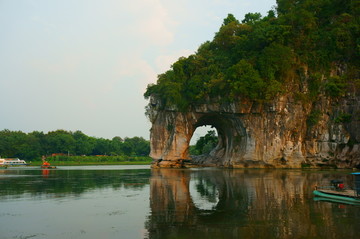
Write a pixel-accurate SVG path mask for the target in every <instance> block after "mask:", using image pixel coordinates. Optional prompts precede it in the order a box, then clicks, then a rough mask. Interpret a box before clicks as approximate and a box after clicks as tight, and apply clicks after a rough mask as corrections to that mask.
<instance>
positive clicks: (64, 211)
mask: <svg viewBox="0 0 360 239" xmlns="http://www.w3.org/2000/svg"><path fill="white" fill-rule="evenodd" d="M350 173H351V171H344V170H342V171H336V170H333V171H319V170H316V171H314V170H260V169H251V170H250V169H249V170H245V169H232V170H230V169H216V168H202V169H186V170H180V169H153V170H151V169H150V168H149V166H79V167H75V166H73V167H59V168H58V169H55V170H42V169H39V168H36V167H23V168H8V169H0V238H1V239H2V238H6V239H8V238H52V239H56V238H87V239H91V238H96V239H98V238H103V239H106V238H124V239H131V238H169V239H170V238H172V239H175V238H184V239H185V238H197V239H200V238H207V239H209V238H217V239H219V238H226V239H229V238H256V239H259V238H291V239H293V238H327V239H329V238H359V228H360V206H357V205H347V204H341V203H335V202H328V201H322V200H317V199H316V198H314V197H313V195H312V190H313V187H314V186H315V185H317V184H318V185H319V184H328V182H329V181H330V180H331V179H342V180H344V181H345V184H346V185H347V186H351V185H352V184H353V178H352V176H351V175H350Z"/></svg>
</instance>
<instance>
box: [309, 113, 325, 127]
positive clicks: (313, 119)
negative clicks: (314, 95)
mask: <svg viewBox="0 0 360 239" xmlns="http://www.w3.org/2000/svg"><path fill="white" fill-rule="evenodd" d="M321 115H322V113H321V111H320V110H313V111H311V113H310V114H309V116H308V118H307V121H306V123H307V125H308V127H312V126H314V125H316V124H318V123H319V121H320V119H321Z"/></svg>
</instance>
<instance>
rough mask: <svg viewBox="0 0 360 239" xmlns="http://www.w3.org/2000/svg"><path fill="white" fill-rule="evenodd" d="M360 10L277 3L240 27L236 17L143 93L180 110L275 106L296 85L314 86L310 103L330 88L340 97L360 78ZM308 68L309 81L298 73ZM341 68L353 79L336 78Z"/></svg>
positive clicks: (320, 1)
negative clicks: (216, 102) (251, 103)
mask: <svg viewBox="0 0 360 239" xmlns="http://www.w3.org/2000/svg"><path fill="white" fill-rule="evenodd" d="M359 9H360V7H359V4H358V1H343V0H332V1H329V0H317V1H314V0H303V1H297V0H278V1H277V7H276V13H275V11H274V10H271V11H269V12H268V15H267V16H265V17H262V16H261V14H259V13H248V14H246V15H245V17H244V19H243V20H242V21H241V23H240V22H239V21H238V20H237V19H236V18H235V17H234V15H232V14H229V15H228V16H227V17H226V18H225V19H224V21H223V24H222V25H221V27H220V29H219V31H218V32H217V33H215V36H214V38H213V40H212V41H207V42H205V43H204V44H202V45H201V46H200V47H199V49H198V51H197V52H196V54H194V55H191V56H189V57H187V58H184V57H182V58H180V59H179V60H178V61H177V62H175V63H174V64H173V65H172V67H171V69H170V70H168V71H167V72H165V73H163V74H161V75H159V76H158V81H157V83H156V84H152V85H149V86H148V88H147V90H146V92H145V94H144V96H145V98H148V97H149V96H151V95H156V97H158V98H159V99H160V100H161V101H162V103H163V104H162V105H163V106H164V107H170V106H171V107H174V106H176V107H177V108H178V109H179V110H181V111H186V110H188V109H189V108H191V107H192V106H194V105H196V104H198V103H203V102H206V101H207V100H209V99H215V98H218V97H220V98H221V99H223V100H225V101H233V100H236V99H238V98H248V99H250V100H256V101H268V100H271V99H274V98H275V97H276V96H277V95H279V94H282V93H287V91H288V90H292V88H291V87H287V85H288V84H289V83H293V84H300V83H301V84H304V83H307V85H308V86H309V92H308V93H307V92H306V94H308V95H306V97H308V98H309V99H310V100H311V101H314V100H316V99H317V96H318V95H320V94H322V93H323V92H324V91H325V93H326V94H327V95H328V96H330V97H338V96H341V95H342V94H343V93H344V92H345V90H346V89H347V85H348V84H349V82H350V81H351V80H352V78H358V74H359V73H358V69H359V66H360V40H359V35H360V20H359V17H358V16H359V15H360V10H359ZM304 66H306V68H307V77H303V76H300V75H299V74H296V73H295V69H302V68H304ZM336 66H346V69H347V71H348V72H342V73H339V74H340V75H342V74H345V73H346V74H348V77H347V78H343V77H340V78H337V77H336V76H334V77H332V78H329V76H330V75H334V74H332V72H333V70H334V68H336ZM351 76H352V77H351ZM303 81H308V82H303ZM304 93H305V92H304ZM303 98H305V97H303Z"/></svg>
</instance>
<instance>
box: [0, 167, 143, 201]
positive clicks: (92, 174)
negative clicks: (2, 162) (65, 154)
mask: <svg viewBox="0 0 360 239" xmlns="http://www.w3.org/2000/svg"><path fill="white" fill-rule="evenodd" d="M149 177H150V170H149V169H132V170H46V169H45V170H39V169H37V170H21V169H19V170H15V169H11V170H8V169H7V170H2V171H1V174H0V178H1V179H0V197H7V198H9V197H10V198H11V197H12V196H16V195H21V194H24V193H26V194H30V195H34V196H35V195H36V196H39V195H41V194H49V193H50V194H62V195H63V194H74V195H78V194H81V193H83V192H85V191H89V190H95V189H101V188H108V187H111V188H114V189H120V188H132V189H136V188H139V189H141V188H143V187H144V186H145V185H146V184H148V183H149Z"/></svg>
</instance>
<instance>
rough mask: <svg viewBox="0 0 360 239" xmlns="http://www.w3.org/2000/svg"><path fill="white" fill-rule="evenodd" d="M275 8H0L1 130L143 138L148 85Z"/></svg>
mask: <svg viewBox="0 0 360 239" xmlns="http://www.w3.org/2000/svg"><path fill="white" fill-rule="evenodd" d="M274 5H275V0H181V1H180V0H176V1H175V0H0V90H1V92H0V130H3V129H9V130H21V131H23V132H26V133H28V132H32V131H35V130H36V131H43V132H45V133H46V132H48V131H53V130H57V129H64V130H69V131H76V130H81V131H82V132H84V133H85V134H87V135H89V136H95V137H104V138H109V139H111V138H113V137H114V136H120V137H123V138H124V137H134V136H141V137H144V138H146V139H148V138H149V129H150V127H151V125H150V123H149V122H148V119H147V118H146V117H145V115H144V107H145V105H146V104H147V101H145V100H144V98H143V93H144V91H145V89H146V86H147V84H149V83H154V82H156V79H157V75H158V74H161V73H163V72H164V71H166V70H168V69H169V68H170V65H171V64H172V63H173V62H175V61H176V60H177V59H178V58H179V57H181V56H188V55H189V54H192V53H194V52H195V51H196V50H197V48H198V47H199V46H200V44H201V43H203V42H205V41H207V40H212V39H213V37H214V33H215V32H217V31H218V30H219V27H220V26H221V24H222V21H223V19H224V18H225V17H226V16H227V14H228V13H232V14H234V16H235V17H236V18H237V19H239V20H242V19H243V18H244V15H245V14H246V13H248V12H260V13H262V14H263V15H265V14H266V13H267V11H269V10H271V8H272V7H273V6H274Z"/></svg>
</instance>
